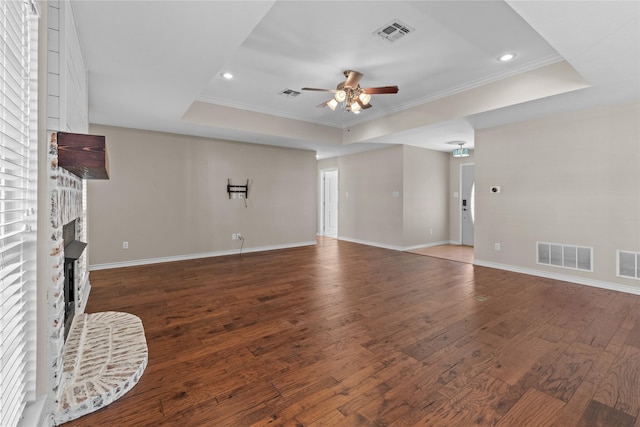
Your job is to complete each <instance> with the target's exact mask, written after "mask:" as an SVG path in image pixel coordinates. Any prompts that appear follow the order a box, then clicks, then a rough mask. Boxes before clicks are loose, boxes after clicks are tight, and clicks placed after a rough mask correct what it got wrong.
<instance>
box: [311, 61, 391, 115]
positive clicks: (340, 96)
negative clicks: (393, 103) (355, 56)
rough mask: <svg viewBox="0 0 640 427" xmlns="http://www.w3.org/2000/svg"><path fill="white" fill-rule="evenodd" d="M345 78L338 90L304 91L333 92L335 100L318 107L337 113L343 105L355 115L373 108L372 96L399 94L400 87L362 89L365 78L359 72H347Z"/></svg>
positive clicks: (332, 99)
mask: <svg viewBox="0 0 640 427" xmlns="http://www.w3.org/2000/svg"><path fill="white" fill-rule="evenodd" d="M344 76H345V77H346V78H347V80H346V81H344V82H342V83H340V84H338V86H337V87H336V89H316V88H310V87H303V88H302V90H312V91H320V92H333V93H334V95H333V98H331V99H329V100H328V101H325V102H323V103H322V104H320V105H318V107H319V108H321V107H329V108H331V109H332V110H334V111H335V109H336V107H338V105H342V106H343V109H344V110H345V111H350V112H352V113H355V114H358V113H360V110H363V109H364V110H366V109H367V108H371V107H372V105H371V104H370V103H369V102H370V101H371V95H372V94H385V93H398V86H382V87H370V88H362V87H360V84H359V83H360V79H362V77H363V74H362V73H360V72H358V71H353V70H345V71H344Z"/></svg>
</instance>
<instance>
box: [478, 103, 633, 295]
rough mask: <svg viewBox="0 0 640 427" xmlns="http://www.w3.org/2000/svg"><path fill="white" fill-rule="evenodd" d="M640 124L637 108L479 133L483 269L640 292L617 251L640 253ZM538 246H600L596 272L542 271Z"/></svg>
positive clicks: (609, 109) (480, 257) (616, 108)
mask: <svg viewBox="0 0 640 427" xmlns="http://www.w3.org/2000/svg"><path fill="white" fill-rule="evenodd" d="M639 118H640V106H639V104H637V103H636V104H628V105H619V106H612V107H606V108H600V109H596V110H585V111H581V112H576V113H571V114H564V115H561V116H555V117H553V118H548V119H543V120H536V121H528V122H523V123H518V124H513V125H508V126H502V127H497V128H492V129H487V130H480V131H477V132H476V138H475V142H476V147H475V159H476V167H475V177H476V186H477V190H476V224H475V244H476V246H475V258H476V263H479V264H482V263H484V264H493V265H502V266H510V267H514V268H519V269H530V270H536V271H542V272H544V273H548V274H557V275H566V276H572V277H577V278H578V279H579V280H584V281H588V280H592V281H594V282H599V283H609V284H615V285H621V286H620V287H621V288H622V289H629V290H631V291H634V290H638V291H640V281H638V280H634V279H627V278H621V277H617V275H616V250H618V249H620V250H626V251H637V252H640V189H639V187H640V143H639V141H640V119H639ZM493 185H498V186H500V187H501V192H500V193H497V194H493V193H491V192H490V191H489V188H490V187H491V186H493ZM537 241H539V242H549V243H560V244H570V245H579V246H587V247H592V248H593V272H586V271H579V270H571V269H565V268H559V267H551V266H544V265H539V264H536V242H537ZM494 243H500V244H501V250H500V251H496V250H495V249H494ZM587 284H588V283H587ZM634 292H635V291H634Z"/></svg>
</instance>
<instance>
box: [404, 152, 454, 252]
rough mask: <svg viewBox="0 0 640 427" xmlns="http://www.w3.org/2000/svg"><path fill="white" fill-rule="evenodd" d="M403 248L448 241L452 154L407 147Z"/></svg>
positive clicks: (405, 153) (405, 155)
mask: <svg viewBox="0 0 640 427" xmlns="http://www.w3.org/2000/svg"><path fill="white" fill-rule="evenodd" d="M403 151H404V178H403V181H404V194H403V204H404V208H403V218H404V219H403V227H404V229H403V233H404V240H403V247H411V246H424V245H426V244H432V243H437V242H448V241H449V206H448V198H447V195H448V188H449V157H450V156H451V154H449V153H443V152H441V151H433V150H427V149H424V148H418V147H412V146H408V145H407V146H404V148H403Z"/></svg>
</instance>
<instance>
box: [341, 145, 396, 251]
mask: <svg viewBox="0 0 640 427" xmlns="http://www.w3.org/2000/svg"><path fill="white" fill-rule="evenodd" d="M338 170H339V181H340V183H339V196H338V204H339V208H338V211H339V212H338V218H339V219H338V237H339V238H340V239H343V240H350V241H356V242H361V243H366V244H374V245H378V246H382V247H392V248H401V247H402V246H403V225H402V209H403V203H402V194H403V182H402V181H403V148H402V146H400V145H398V146H395V147H389V148H383V149H380V150H374V151H367V152H364V153H358V154H351V155H348V156H341V157H339V158H338Z"/></svg>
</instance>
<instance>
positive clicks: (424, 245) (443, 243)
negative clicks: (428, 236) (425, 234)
mask: <svg viewBox="0 0 640 427" xmlns="http://www.w3.org/2000/svg"><path fill="white" fill-rule="evenodd" d="M450 244H451V242H449V241H448V240H443V241H442V242H432V243H425V244H423V245H415V246H406V247H405V248H404V249H403V250H404V251H415V250H416V249H424V248H432V247H434V246H442V245H450Z"/></svg>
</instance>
